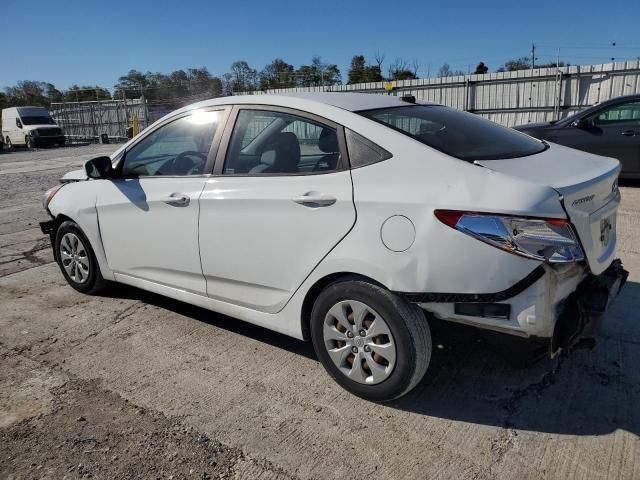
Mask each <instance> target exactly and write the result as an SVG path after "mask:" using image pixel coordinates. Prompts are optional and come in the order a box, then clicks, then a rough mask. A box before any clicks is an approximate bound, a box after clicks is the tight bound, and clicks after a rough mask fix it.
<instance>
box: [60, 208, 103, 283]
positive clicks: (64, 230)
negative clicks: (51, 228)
mask: <svg viewBox="0 0 640 480" xmlns="http://www.w3.org/2000/svg"><path fill="white" fill-rule="evenodd" d="M54 248H55V249H56V258H57V260H58V265H59V266H60V271H61V272H62V275H64V278H65V279H66V280H67V282H68V283H69V285H71V286H72V287H73V288H75V289H76V290H78V291H79V292H82V293H97V292H99V291H100V290H102V289H104V287H105V286H106V285H107V282H106V281H105V280H104V278H102V274H101V273H100V267H99V266H98V261H97V260H96V256H95V254H94V253H93V249H92V248H91V245H90V244H89V241H88V240H87V237H86V236H85V235H84V233H83V232H82V230H81V229H80V227H79V226H78V225H77V224H76V223H75V222H72V221H70V220H68V221H65V222H63V223H62V224H61V225H60V227H58V230H57V231H56V236H55V246H54Z"/></svg>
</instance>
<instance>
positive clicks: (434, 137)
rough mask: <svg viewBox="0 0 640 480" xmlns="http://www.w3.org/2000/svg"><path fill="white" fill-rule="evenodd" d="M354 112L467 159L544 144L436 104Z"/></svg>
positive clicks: (520, 153)
mask: <svg viewBox="0 0 640 480" xmlns="http://www.w3.org/2000/svg"><path fill="white" fill-rule="evenodd" d="M358 113H360V114H361V115H363V116H365V117H367V118H370V119H372V120H375V121H376V122H379V123H381V124H383V125H386V126H388V127H391V128H393V129H394V130H397V131H399V132H401V133H403V134H405V135H407V136H409V137H411V138H413V139H415V140H418V141H419V142H422V143H424V144H425V145H428V146H430V147H433V148H435V149H436V150H440V151H441V152H444V153H446V154H447V155H451V156H452V157H456V158H459V159H461V160H466V161H469V162H473V161H474V160H498V159H507V158H517V157H524V156H527V155H533V154H535V153H538V152H541V151H543V150H545V148H546V145H545V144H544V143H542V142H541V141H539V140H536V139H534V138H531V137H529V136H528V135H525V134H523V133H520V132H517V131H515V130H512V129H510V128H506V127H503V126H501V125H498V124H496V123H493V122H490V121H489V120H486V119H484V118H482V117H478V116H476V115H474V114H471V113H466V112H461V111H459V110H455V109H453V108H449V107H443V106H440V105H408V106H403V107H393V108H383V109H379V110H367V111H362V112H358Z"/></svg>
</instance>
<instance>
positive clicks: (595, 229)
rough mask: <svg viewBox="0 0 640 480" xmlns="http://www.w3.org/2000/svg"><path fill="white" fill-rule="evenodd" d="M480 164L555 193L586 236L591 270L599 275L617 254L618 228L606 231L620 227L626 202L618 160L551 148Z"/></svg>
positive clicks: (582, 240) (586, 251) (583, 237)
mask: <svg viewBox="0 0 640 480" xmlns="http://www.w3.org/2000/svg"><path fill="white" fill-rule="evenodd" d="M475 163H476V164H477V165H481V166H483V167H486V168H489V169H491V170H494V171H496V172H501V173H504V174H507V175H511V176H514V177H518V178H521V179H525V180H528V181H530V182H534V183H538V184H543V185H548V186H550V187H552V188H553V189H555V190H556V191H557V192H558V193H559V194H560V195H561V197H562V203H563V206H564V208H565V210H566V212H567V214H568V216H569V219H570V220H571V223H573V225H574V227H575V229H576V231H577V233H578V236H579V237H580V241H581V243H582V246H583V248H584V250H585V255H586V257H587V260H588V262H589V266H590V267H591V270H592V271H593V272H594V273H595V274H599V273H601V272H602V271H604V270H605V269H606V268H607V267H608V266H609V264H610V263H611V261H612V260H613V253H614V250H615V230H613V231H611V232H603V231H602V229H603V228H609V225H612V226H611V228H609V230H612V229H613V228H615V213H616V210H617V207H618V205H619V203H620V193H619V191H618V174H619V173H620V168H621V167H620V162H619V161H618V160H616V159H614V158H607V157H601V156H598V155H593V154H590V153H586V152H582V151H579V150H574V149H572V148H567V147H563V146H561V145H556V144H550V145H549V148H547V149H546V150H545V151H544V152H541V153H538V154H536V155H530V156H527V157H521V158H511V159H506V160H478V161H476V162H475ZM505 200H506V201H508V199H505ZM605 234H606V235H605ZM603 236H604V237H605V238H604V240H603V239H602V237H603Z"/></svg>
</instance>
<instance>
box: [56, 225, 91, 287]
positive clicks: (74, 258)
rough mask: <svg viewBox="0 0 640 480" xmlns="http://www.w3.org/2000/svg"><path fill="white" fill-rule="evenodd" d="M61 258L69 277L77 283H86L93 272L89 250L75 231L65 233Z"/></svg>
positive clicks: (61, 242) (61, 247)
mask: <svg viewBox="0 0 640 480" xmlns="http://www.w3.org/2000/svg"><path fill="white" fill-rule="evenodd" d="M60 260H61V262H62V267H63V268H64V270H65V272H67V275H69V278H71V280H73V281H74V282H76V283H80V284H81V283H85V282H86V281H87V280H88V279H89V274H90V273H91V264H90V262H89V256H88V255H87V250H86V248H85V246H84V244H83V243H82V241H81V240H80V238H79V237H78V236H77V235H76V234H75V233H71V232H69V233H65V234H64V236H63V237H62V239H61V240H60Z"/></svg>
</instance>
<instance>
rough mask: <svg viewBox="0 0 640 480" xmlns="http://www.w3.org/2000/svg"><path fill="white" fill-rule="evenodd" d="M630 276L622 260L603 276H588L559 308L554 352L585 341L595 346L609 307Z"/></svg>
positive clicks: (553, 345) (613, 263)
mask: <svg viewBox="0 0 640 480" xmlns="http://www.w3.org/2000/svg"><path fill="white" fill-rule="evenodd" d="M628 276H629V272H627V271H626V270H625V269H624V268H623V267H622V262H621V261H620V260H619V259H616V260H614V261H613V262H612V263H611V265H610V266H609V267H608V268H607V269H606V270H605V271H604V272H602V273H601V274H600V275H589V276H587V278H585V279H584V280H583V281H582V282H581V283H580V285H579V286H578V288H577V289H576V291H575V292H573V293H572V294H571V295H569V296H568V297H567V298H566V299H565V300H564V301H563V302H562V303H561V304H560V305H559V308H558V312H559V314H558V319H557V321H556V326H555V330H554V332H553V337H552V338H551V351H552V352H556V351H558V350H559V349H563V350H565V351H568V350H570V349H571V348H572V347H575V346H577V345H579V344H580V343H582V342H587V343H591V344H592V343H593V342H594V340H595V336H596V334H597V332H598V330H599V329H600V325H601V324H602V320H603V318H604V314H605V312H606V310H607V308H608V307H609V305H611V302H612V301H613V300H614V299H615V298H616V297H617V296H618V294H619V293H620V290H622V287H623V286H624V284H625V283H626V281H627V277H628Z"/></svg>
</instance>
